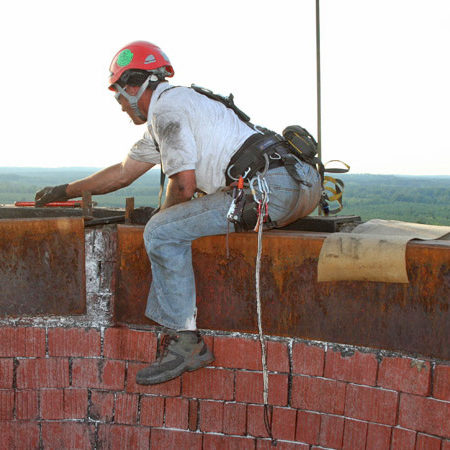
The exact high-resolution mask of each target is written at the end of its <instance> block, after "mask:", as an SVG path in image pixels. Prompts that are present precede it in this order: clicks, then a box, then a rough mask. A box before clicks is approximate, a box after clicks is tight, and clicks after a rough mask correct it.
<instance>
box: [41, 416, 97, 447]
mask: <svg viewBox="0 0 450 450" xmlns="http://www.w3.org/2000/svg"><path fill="white" fill-rule="evenodd" d="M94 442H95V428H94V426H93V425H88V424H86V423H78V422H64V423H61V422H43V423H42V443H43V445H44V448H58V449H66V448H73V449H75V448H79V449H84V448H91V447H93V444H94Z"/></svg>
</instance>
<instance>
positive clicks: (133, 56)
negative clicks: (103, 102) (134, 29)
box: [109, 41, 175, 91]
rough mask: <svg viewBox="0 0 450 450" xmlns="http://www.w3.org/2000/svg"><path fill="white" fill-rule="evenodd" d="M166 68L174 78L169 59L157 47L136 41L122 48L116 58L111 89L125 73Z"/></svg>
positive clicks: (111, 75)
mask: <svg viewBox="0 0 450 450" xmlns="http://www.w3.org/2000/svg"><path fill="white" fill-rule="evenodd" d="M160 67H164V68H165V69H166V71H167V75H166V76H168V77H173V75H174V73H175V72H174V70H173V67H172V65H171V64H170V61H169V58H168V57H167V56H166V54H165V53H164V52H163V51H162V50H161V49H160V48H159V47H158V46H156V45H154V44H152V43H150V42H147V41H134V42H131V43H130V44H128V45H126V46H125V47H123V48H121V49H120V50H119V51H118V52H117V53H116V55H115V56H114V58H113V60H112V62H111V66H110V67H109V71H110V72H111V74H110V77H109V89H111V90H112V91H113V90H115V89H114V86H113V85H114V84H115V83H117V81H119V79H120V77H121V76H122V74H123V73H124V72H126V71H127V70H130V69H140V70H149V71H150V70H155V69H158V68H160Z"/></svg>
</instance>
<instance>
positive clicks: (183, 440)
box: [122, 429, 202, 450]
mask: <svg viewBox="0 0 450 450" xmlns="http://www.w3.org/2000/svg"><path fill="white" fill-rule="evenodd" d="M122 448H125V447H122ZM130 448H133V447H130ZM150 448H152V449H153V448H154V449H177V450H196V449H198V450H200V449H201V448H202V435H201V434H200V433H191V432H189V431H174V430H158V429H154V430H152V436H151V439H150Z"/></svg>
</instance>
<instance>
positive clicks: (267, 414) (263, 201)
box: [255, 175, 276, 445]
mask: <svg viewBox="0 0 450 450" xmlns="http://www.w3.org/2000/svg"><path fill="white" fill-rule="evenodd" d="M260 177H261V175H258V184H259V185H260V186H265V187H267V184H266V183H265V180H261V178H262V177H261V178H260ZM268 201H269V196H268V192H267V191H266V189H264V188H263V189H262V192H261V198H260V199H259V201H258V204H259V207H258V221H257V224H256V227H255V229H257V231H258V248H257V254H256V273H255V282H256V312H257V316H258V334H259V342H260V344H261V363H262V368H263V402H264V425H265V427H266V431H267V434H268V435H269V437H270V439H272V445H276V441H275V440H274V438H273V434H272V418H273V415H272V407H269V374H268V370H267V354H266V342H265V339H264V334H263V329H262V319H261V317H262V313H261V289H260V272H261V255H262V237H263V228H264V226H263V225H264V217H265V215H266V214H267V203H268ZM269 410H270V411H269Z"/></svg>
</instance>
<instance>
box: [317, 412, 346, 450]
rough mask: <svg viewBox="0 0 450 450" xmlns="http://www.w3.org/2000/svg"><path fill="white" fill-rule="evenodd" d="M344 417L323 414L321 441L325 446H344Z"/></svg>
mask: <svg viewBox="0 0 450 450" xmlns="http://www.w3.org/2000/svg"><path fill="white" fill-rule="evenodd" d="M343 435H344V418H343V417H338V416H327V415H323V416H322V417H321V421H320V434H319V443H320V445H323V446H324V447H330V448H342V439H343Z"/></svg>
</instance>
